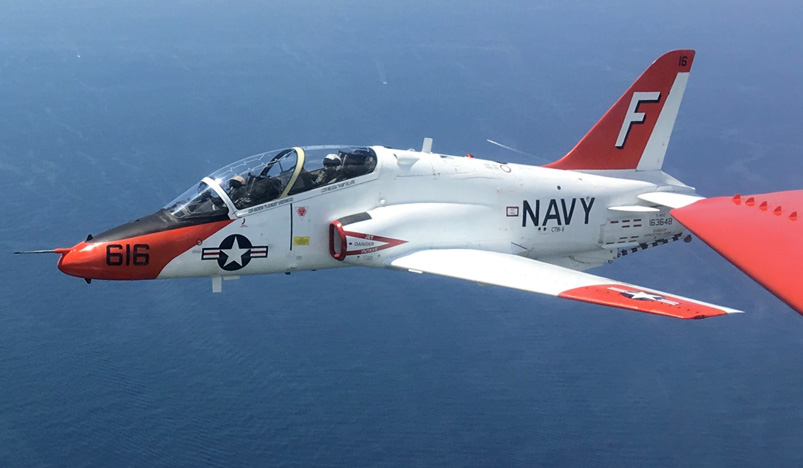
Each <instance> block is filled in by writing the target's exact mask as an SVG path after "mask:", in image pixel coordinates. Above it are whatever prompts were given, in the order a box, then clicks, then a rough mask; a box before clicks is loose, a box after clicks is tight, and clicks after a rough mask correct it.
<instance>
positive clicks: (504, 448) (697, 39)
mask: <svg viewBox="0 0 803 468" xmlns="http://www.w3.org/2000/svg"><path fill="white" fill-rule="evenodd" d="M801 18H803V5H802V4H800V3H799V2H786V1H772V2H769V3H768V4H767V3H762V4H758V3H755V2H748V1H744V0H741V1H733V2H727V3H720V2H694V1H690V0H678V1H666V2H660V3H653V2H630V1H611V2H595V1H580V2H558V1H546V2H514V1H501V2H483V1H478V0H464V1H455V0H444V1H441V2H428V1H411V2H358V1H323V0H301V1H294V2H257V1H240V2H223V1H204V2H201V1H177V2H159V1H154V0H148V1H132V0H128V1H120V2H101V1H100V0H75V1H70V2H55V1H45V0H36V1H25V2H22V1H17V2H13V1H11V2H5V4H4V5H3V6H2V8H0V177H2V179H3V180H5V184H6V188H7V190H6V191H5V198H4V201H3V203H2V204H0V215H2V219H3V222H2V223H0V284H1V285H2V286H0V288H2V289H0V292H2V294H0V466H2V467H61V466H65V467H95V466H104V467H105V466H113V467H125V466H147V467H160V466H165V467H175V466H191V467H197V466H218V467H233V466H277V467H285V466H287V467H289V466H299V467H309V466H348V467H351V466H377V467H379V466H488V467H499V466H521V467H532V466H571V467H597V466H639V467H641V466H651V467H664V466H665V467H676V466H695V467H697V466H711V467H722V466H745V467H747V466H773V467H797V466H803V451H801V450H800V447H801V445H800V441H801V440H803V410H801V401H803V370H802V369H803V318H801V317H800V316H799V315H798V314H796V313H794V312H793V311H792V310H791V309H789V308H788V307H787V306H785V305H784V304H783V303H781V302H780V301H779V300H777V299H776V298H775V297H773V296H772V295H771V294H769V293H768V292H766V291H765V290H764V289H762V288H761V287H760V286H758V285H756V284H755V283H753V282H752V281H751V280H749V279H748V278H746V277H745V276H743V275H742V274H741V273H740V272H739V271H738V270H737V269H736V268H734V267H733V266H731V265H730V264H728V263H727V262H726V261H725V260H723V259H722V258H720V257H719V256H718V255H717V254H716V253H714V252H712V251H711V250H710V249H708V248H707V247H706V246H705V245H703V244H702V242H699V241H697V242H693V243H691V244H690V245H686V244H681V243H677V244H671V245H668V246H665V247H661V248H659V249H651V250H648V251H645V252H643V253H640V254H639V255H635V256H633V257H627V258H624V259H622V260H621V261H619V262H616V263H615V264H613V265H609V266H606V267H603V268H600V269H598V270H595V271H594V273H596V274H599V275H604V276H608V277H611V278H616V279H619V280H624V281H630V282H635V283H637V284H641V285H644V286H647V287H654V288H659V289H662V290H666V291H672V292H676V293H678V294H682V295H685V296H690V297H695V298H699V299H701V300H705V301H710V302H715V303H721V304H724V305H728V306H732V307H735V308H739V309H743V310H745V311H746V313H745V314H742V315H734V316H728V317H721V318H715V319H709V320H703V321H680V320H673V319H668V318H662V317H657V316H650V315H646V314H638V313H632V312H627V311H621V310H615V309H610V308H605V307H600V306H593V305H588V304H581V303H575V302H571V301H562V300H558V299H555V298H549V297H543V296H538V295H533V294H528V293H523V292H519V291H512V290H507V289H502V288H495V287H485V288H481V287H477V285H475V284H473V283H466V282H461V281H457V280H450V279H446V278H439V277H434V276H427V275H408V274H403V273H399V272H392V271H375V270H362V269H340V270H337V271H318V272H299V273H294V274H292V275H290V276H285V275H278V276H257V277H244V278H242V279H240V280H239V281H228V282H226V283H225V284H224V291H223V293H222V294H212V293H211V287H210V284H209V283H210V282H209V280H208V279H183V280H173V281H147V282H103V281H95V282H93V283H92V284H91V285H86V284H84V282H83V281H81V280H80V279H77V278H72V277H68V276H66V275H63V274H61V273H60V272H59V271H58V270H57V269H56V267H55V263H56V256H13V255H11V252H12V251H14V250H27V249H46V248H54V247H70V246H72V245H74V244H75V243H77V242H79V241H80V240H82V239H84V238H85V237H86V235H87V234H89V233H90V232H91V233H95V234H97V233H98V232H100V231H103V230H105V229H108V228H110V227H112V226H115V225H118V224H121V223H123V222H127V221H130V220H132V219H134V218H136V217H138V216H141V215H145V214H148V213H150V212H153V211H155V210H156V209H157V208H158V207H160V206H162V205H164V204H165V203H166V202H168V201H169V200H171V199H173V198H174V197H175V196H176V195H178V194H179V193H181V192H183V191H184V190H185V189H186V188H188V187H189V186H191V185H193V184H195V183H197V181H198V180H199V179H200V178H201V177H203V176H204V175H206V174H208V173H210V172H212V171H214V170H215V169H217V168H219V167H221V166H224V165H226V164H227V163H229V162H231V161H233V160H235V159H239V158H241V157H244V156H247V155H250V154H254V153H258V152H261V151H265V150H269V149H274V148H281V147H286V146H291V145H299V144H300V145H312V144H326V143H340V142H348V143H356V144H383V145H389V146H394V147H401V148H408V147H419V145H420V144H421V141H422V139H423V138H424V137H434V139H435V148H436V150H437V151H439V152H443V153H447V154H458V155H459V154H465V153H469V152H470V153H472V154H474V155H476V156H477V157H481V158H488V159H494V160H506V161H512V162H517V163H525V164H542V163H545V162H548V161H551V160H554V159H557V158H558V157H560V156H562V155H563V154H564V153H565V152H566V151H567V150H569V149H570V148H571V147H572V146H573V145H574V144H575V143H576V142H577V140H579V138H581V137H582V135H583V134H584V133H585V132H586V131H587V130H588V128H590V127H591V126H592V125H593V124H594V122H596V120H597V119H598V118H599V117H600V116H601V115H602V114H603V113H604V112H605V110H606V109H607V108H608V107H609V106H610V105H611V104H612V103H613V102H614V101H615V99H616V98H617V97H618V96H619V95H620V94H621V93H622V92H623V91H624V90H625V89H626V88H627V87H628V86H629V84H630V83H632V81H633V80H635V78H636V77H637V76H638V75H639V74H640V73H641V72H642V71H643V70H644V69H645V68H646V67H647V66H648V65H649V63H651V62H652V61H653V60H654V59H655V58H657V57H658V56H659V55H660V54H662V53H663V52H666V51H668V50H671V49H677V48H694V49H696V50H697V57H696V59H695V64H694V69H693V71H692V74H691V79H690V81H689V85H688V89H687V92H686V95H685V100H684V103H683V106H682V107H681V110H680V115H679V117H678V120H677V124H676V126H675V133H674V135H673V138H672V144H671V146H670V148H669V151H668V154H667V159H666V164H665V166H664V169H665V170H666V171H667V172H669V173H670V174H672V175H674V176H675V177H677V178H679V179H680V180H682V181H684V182H686V183H687V184H689V185H692V186H695V187H697V189H698V191H699V192H700V193H701V194H703V195H707V196H717V195H732V194H734V193H737V192H739V193H761V192H767V191H774V190H789V189H797V188H801V185H802V184H801V178H800V174H801V169H802V168H803V162H801V161H802V159H801V148H803V132H801V131H800V126H801V122H803V106H800V105H799V104H798V103H800V102H801V101H803V87H802V86H800V77H801V74H802V73H801V72H803V49H801V47H800V44H801V43H802V42H803V27H802V26H803V24H801ZM486 139H492V140H495V141H498V142H501V143H503V144H506V145H509V146H512V147H515V148H518V149H520V150H522V151H525V152H527V153H531V154H532V155H533V156H532V157H531V158H530V157H527V156H524V155H522V154H520V153H515V152H510V151H506V150H504V149H502V148H500V147H498V146H493V145H491V144H489V143H487V141H486ZM723 228H726V229H741V228H742V227H741V226H726V227H723Z"/></svg>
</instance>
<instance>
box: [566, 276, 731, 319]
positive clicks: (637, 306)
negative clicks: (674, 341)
mask: <svg viewBox="0 0 803 468" xmlns="http://www.w3.org/2000/svg"><path fill="white" fill-rule="evenodd" d="M558 297H563V298H566V299H573V300H575V301H582V302H590V303H592V304H601V305H607V306H611V307H619V308H622V309H629V310H635V311H637V312H646V313H648V314H656V315H665V316H668V317H676V318H682V319H702V318H706V317H714V316H717V315H726V314H727V312H726V311H724V310H722V309H719V308H716V307H713V306H710V305H706V304H702V303H697V302H692V301H689V300H687V299H681V298H679V297H674V296H669V295H667V294H663V293H658V292H655V291H649V290H645V289H641V288H636V287H632V286H627V285H622V284H598V285H593V286H583V287H580V288H574V289H569V290H566V291H563V292H562V293H560V294H558Z"/></svg>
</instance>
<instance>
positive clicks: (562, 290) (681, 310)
mask: <svg viewBox="0 0 803 468" xmlns="http://www.w3.org/2000/svg"><path fill="white" fill-rule="evenodd" d="M389 266H391V267H393V268H399V269H404V270H408V271H411V272H414V273H432V274H435V275H441V276H449V277H452V278H459V279H463V280H468V281H474V282H477V283H483V284H490V285H495V286H504V287H506V288H513V289H520V290H522V291H530V292H535V293H539V294H547V295H550V296H557V297H563V298H567V299H574V300H577V301H583V302H590V303H593V304H602V305H607V306H611V307H619V308H622V309H629V310H635V311H638V312H646V313H649V314H657V315H665V316H669V317H676V318H682V319H700V318H706V317H713V316H716V315H725V314H729V313H734V312H739V311H738V310H735V309H730V308H727V307H720V306H717V305H713V304H708V303H705V302H700V301H695V300H693V299H687V298H684V297H680V296H674V295H669V294H666V293H663V292H660V291H655V290H652V289H645V288H642V287H639V286H634V285H632V284H627V283H621V282H618V281H614V280H610V279H607V278H603V277H600V276H594V275H589V274H587V273H582V272H579V271H575V270H570V269H568V268H564V267H560V266H557V265H552V264H549V263H544V262H539V261H537V260H531V259H529V258H525V257H519V256H516V255H510V254H503V253H498V252H488V251H481V250H470V249H448V250H421V251H418V252H413V253H411V254H408V255H404V256H402V257H399V258H396V259H395V260H392V261H391V262H390V265H389Z"/></svg>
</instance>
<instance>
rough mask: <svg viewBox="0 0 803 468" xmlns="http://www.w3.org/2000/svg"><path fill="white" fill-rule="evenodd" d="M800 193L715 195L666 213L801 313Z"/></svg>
mask: <svg viewBox="0 0 803 468" xmlns="http://www.w3.org/2000/svg"><path fill="white" fill-rule="evenodd" d="M798 213H800V214H801V215H803V190H795V191H790V192H775V193H766V194H762V195H748V196H739V195H736V196H735V197H732V198H730V197H717V198H708V199H704V200H700V201H697V202H695V203H693V204H691V205H688V206H685V207H683V208H676V209H674V210H672V211H671V214H672V216H673V217H674V218H675V219H677V220H678V221H680V223H681V224H683V225H684V226H686V227H687V228H688V229H689V230H690V231H691V232H693V233H694V234H696V235H697V237H699V238H700V239H702V240H703V241H704V242H705V243H706V244H708V245H710V246H711V247H712V248H713V249H714V250H716V251H717V252H719V253H720V254H721V255H722V256H723V257H725V258H727V259H728V261H730V262H731V263H733V264H734V265H736V266H737V267H738V268H739V269H740V270H742V271H743V272H745V274H747V275H748V276H750V277H751V278H753V279H754V280H756V281H757V282H758V283H759V284H761V285H762V286H764V287H765V288H767V289H768V290H769V291H770V292H772V293H773V294H775V295H776V296H778V297H779V298H780V299H781V300H782V301H784V302H786V303H787V304H788V305H789V306H790V307H792V308H793V309H794V310H796V311H797V312H798V313H800V314H801V315H803V288H802V287H801V275H800V271H801V270H800V265H803V219H798Z"/></svg>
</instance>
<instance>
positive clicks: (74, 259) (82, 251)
mask: <svg viewBox="0 0 803 468" xmlns="http://www.w3.org/2000/svg"><path fill="white" fill-rule="evenodd" d="M104 247H105V245H104V244H100V243H98V244H90V243H86V242H81V243H80V244H78V245H76V246H75V247H73V248H71V249H65V250H66V251H67V252H66V253H62V254H61V258H60V259H59V270H61V271H62V273H66V274H68V275H70V276H77V277H79V278H86V279H111V278H109V277H108V271H107V270H108V266H107V265H106V252H105V248H104Z"/></svg>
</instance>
